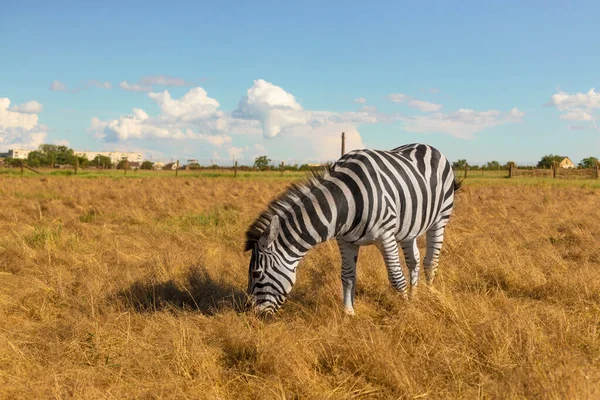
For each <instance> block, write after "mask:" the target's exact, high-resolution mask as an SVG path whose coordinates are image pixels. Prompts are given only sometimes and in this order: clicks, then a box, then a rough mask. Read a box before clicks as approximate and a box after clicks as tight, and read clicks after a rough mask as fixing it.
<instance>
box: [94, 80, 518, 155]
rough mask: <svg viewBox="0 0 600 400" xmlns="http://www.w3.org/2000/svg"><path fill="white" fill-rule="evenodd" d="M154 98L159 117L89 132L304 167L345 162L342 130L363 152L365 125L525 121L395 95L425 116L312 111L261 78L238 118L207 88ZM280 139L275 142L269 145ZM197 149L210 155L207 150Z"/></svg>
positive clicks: (125, 119)
mask: <svg viewBox="0 0 600 400" xmlns="http://www.w3.org/2000/svg"><path fill="white" fill-rule="evenodd" d="M158 81H159V80H155V81H153V82H158ZM141 82H142V81H141ZM146 83H150V81H149V80H148V81H146ZM127 85H129V84H127ZM129 87H131V85H129ZM148 97H149V98H150V99H151V100H152V101H153V102H154V103H155V104H156V105H157V106H158V107H159V110H160V111H159V113H158V114H157V115H149V114H148V113H147V112H146V111H144V110H142V109H139V108H134V109H133V110H132V112H131V113H130V114H128V115H124V116H121V117H118V118H115V119H108V120H100V119H99V118H97V117H94V118H93V119H92V121H91V126H90V128H89V132H90V133H92V134H94V135H95V136H96V137H97V138H100V139H102V140H104V141H105V142H129V141H135V140H158V141H159V143H162V144H164V145H167V144H171V143H173V142H175V141H179V142H181V143H187V142H188V141H191V142H193V141H196V142H202V143H206V144H207V145H209V146H211V148H210V151H216V150H218V149H221V150H218V152H219V153H218V154H221V155H222V156H225V152H227V154H229V155H230V158H231V157H234V156H235V157H236V159H240V158H242V157H244V156H245V157H250V158H251V157H252V155H253V154H255V153H256V154H257V155H262V154H267V153H268V151H269V150H274V149H278V150H277V153H279V154H281V153H280V152H281V149H282V148H283V149H288V150H286V152H287V151H290V152H293V154H298V157H297V158H298V161H302V157H304V160H306V159H311V160H313V161H315V162H319V161H325V160H333V159H337V158H338V157H339V152H340V148H339V147H340V133H341V132H346V134H347V144H346V147H347V150H351V149H352V148H363V147H365V146H364V144H363V141H362V138H361V136H360V134H359V132H358V126H359V125H364V124H379V123H394V122H398V121H399V122H401V123H402V124H403V125H404V128H405V130H406V131H409V132H422V133H430V132H435V133H442V134H448V135H452V136H454V137H458V138H473V137H474V135H475V134H476V133H478V132H480V131H482V130H484V129H486V128H489V127H493V126H497V125H502V124H507V123H516V122H520V121H521V119H522V118H523V116H524V113H523V112H522V111H520V110H518V109H517V108H513V109H511V110H509V111H506V112H500V111H497V110H488V111H475V110H470V109H460V110H457V111H455V112H448V113H441V112H439V110H440V109H441V108H442V105H440V104H435V103H431V102H426V101H422V100H416V99H412V98H410V97H409V96H407V95H404V94H401V93H395V94H392V95H390V96H389V98H390V99H391V100H392V101H396V102H406V104H407V105H408V106H409V107H414V108H417V109H419V110H421V111H424V112H426V113H427V114H426V115H416V116H412V117H409V116H403V115H401V114H398V113H394V114H388V113H382V112H380V111H379V110H378V109H377V108H376V107H375V106H372V105H364V106H362V107H360V108H359V109H358V110H357V111H352V112H331V111H322V110H307V109H305V108H304V107H303V106H302V105H301V104H300V102H299V101H298V100H297V98H296V97H295V96H294V95H292V94H291V93H289V92H287V91H286V90H284V89H283V88H282V87H279V86H277V85H274V84H273V83H270V82H267V81H265V80H263V79H258V80H255V81H254V83H253V85H252V87H250V88H249V89H248V90H247V93H246V95H245V96H244V97H242V98H241V100H240V101H239V103H238V106H237V108H236V109H235V110H234V111H233V112H224V111H221V110H219V108H220V104H219V102H218V101H217V100H216V99H214V98H211V97H209V95H208V93H207V92H206V91H205V90H204V89H203V88H201V87H196V88H192V89H190V90H189V91H188V92H187V93H186V94H185V95H183V96H182V97H180V98H173V97H172V96H171V94H170V93H169V92H168V91H166V90H165V91H162V92H150V93H148ZM359 104H360V103H359ZM238 135H261V136H263V137H264V138H266V139H269V140H267V141H265V142H264V144H265V145H267V146H268V147H269V149H267V148H265V146H263V144H261V143H255V144H254V146H253V147H252V145H250V147H242V146H240V144H239V142H238V140H240V139H236V137H237V136H238ZM275 137H277V140H270V139H273V138H275ZM244 140H245V141H248V140H255V139H252V138H246V139H244ZM162 144H161V146H162ZM178 146H181V145H178ZM199 148H201V149H202V152H203V153H205V154H207V151H208V149H206V148H205V146H199ZM289 149H293V150H289ZM182 151H183V150H182ZM195 151H198V150H196V149H195V148H194V147H193V146H189V145H186V147H185V152H195ZM275 157H277V156H275ZM279 157H286V156H283V155H282V156H279ZM224 159H225V158H224Z"/></svg>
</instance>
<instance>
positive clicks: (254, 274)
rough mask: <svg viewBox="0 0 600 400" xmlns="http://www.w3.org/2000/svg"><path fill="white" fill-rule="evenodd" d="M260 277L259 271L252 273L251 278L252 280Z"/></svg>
mask: <svg viewBox="0 0 600 400" xmlns="http://www.w3.org/2000/svg"><path fill="white" fill-rule="evenodd" d="M260 275H261V273H260V271H252V277H253V278H254V279H258V278H260Z"/></svg>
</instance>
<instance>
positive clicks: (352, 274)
mask: <svg viewBox="0 0 600 400" xmlns="http://www.w3.org/2000/svg"><path fill="white" fill-rule="evenodd" d="M337 243H338V246H339V248H340V253H341V255H342V290H343V296H344V311H345V312H346V314H348V315H354V293H355V290H356V260H358V249H359V246H357V245H355V244H352V243H348V242H346V241H344V240H341V239H337Z"/></svg>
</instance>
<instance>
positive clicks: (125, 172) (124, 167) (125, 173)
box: [123, 160, 128, 175]
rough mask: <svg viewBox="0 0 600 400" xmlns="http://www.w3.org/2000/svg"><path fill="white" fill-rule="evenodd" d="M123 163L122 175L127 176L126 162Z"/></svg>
mask: <svg viewBox="0 0 600 400" xmlns="http://www.w3.org/2000/svg"><path fill="white" fill-rule="evenodd" d="M124 161H125V162H124V163H123V171H124V173H123V175H127V166H128V165H127V160H124Z"/></svg>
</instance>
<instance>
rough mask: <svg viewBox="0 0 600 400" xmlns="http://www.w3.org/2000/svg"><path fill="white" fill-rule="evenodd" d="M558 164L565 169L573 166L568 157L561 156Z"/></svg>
mask: <svg viewBox="0 0 600 400" xmlns="http://www.w3.org/2000/svg"><path fill="white" fill-rule="evenodd" d="M558 166H559V167H560V168H565V169H571V168H575V164H574V163H573V161H571V159H570V158H569V157H565V158H563V159H562V161H561V162H559V163H558Z"/></svg>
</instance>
